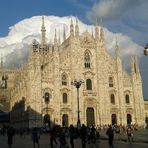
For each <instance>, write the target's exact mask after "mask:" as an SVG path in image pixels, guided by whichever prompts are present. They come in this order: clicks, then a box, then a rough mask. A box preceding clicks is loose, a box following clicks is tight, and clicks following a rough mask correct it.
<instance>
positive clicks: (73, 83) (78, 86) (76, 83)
mask: <svg viewBox="0 0 148 148" xmlns="http://www.w3.org/2000/svg"><path fill="white" fill-rule="evenodd" d="M83 83H84V81H83V80H74V81H72V82H71V85H73V86H75V87H76V88H77V105H78V121H77V127H78V129H79V128H80V126H81V121H80V110H79V88H80V86H81V84H83Z"/></svg>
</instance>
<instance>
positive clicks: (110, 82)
mask: <svg viewBox="0 0 148 148" xmlns="http://www.w3.org/2000/svg"><path fill="white" fill-rule="evenodd" d="M113 86H114V81H113V77H109V87H113Z"/></svg>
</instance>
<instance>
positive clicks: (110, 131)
mask: <svg viewBox="0 0 148 148" xmlns="http://www.w3.org/2000/svg"><path fill="white" fill-rule="evenodd" d="M106 135H108V143H109V145H110V146H113V139H114V130H113V128H112V126H111V125H109V127H108V129H107V131H106Z"/></svg>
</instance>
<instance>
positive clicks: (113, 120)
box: [111, 114, 117, 125]
mask: <svg viewBox="0 0 148 148" xmlns="http://www.w3.org/2000/svg"><path fill="white" fill-rule="evenodd" d="M111 118H112V125H114V124H117V116H116V114H112V117H111Z"/></svg>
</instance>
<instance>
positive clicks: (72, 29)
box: [70, 18, 74, 36]
mask: <svg viewBox="0 0 148 148" xmlns="http://www.w3.org/2000/svg"><path fill="white" fill-rule="evenodd" d="M70 35H71V36H74V28H73V21H72V18H71V21H70Z"/></svg>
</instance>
